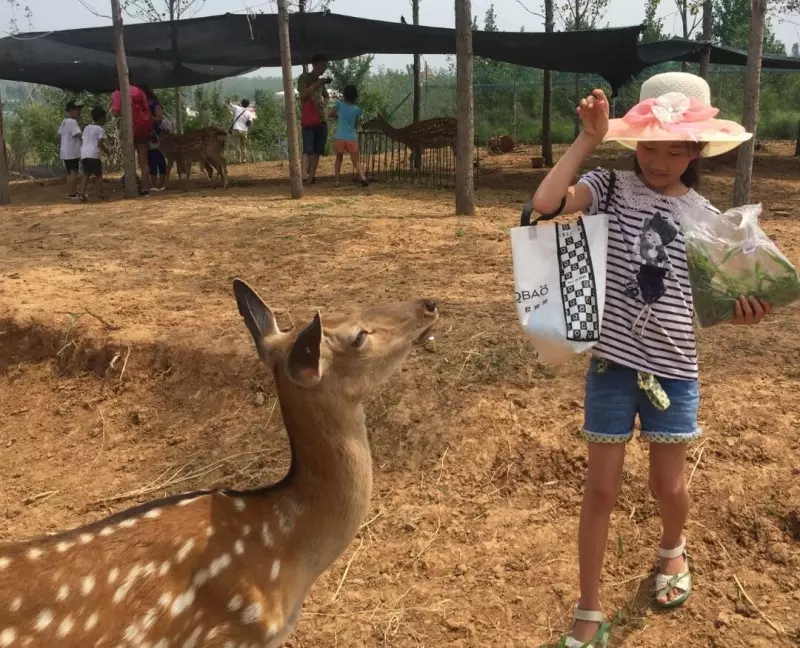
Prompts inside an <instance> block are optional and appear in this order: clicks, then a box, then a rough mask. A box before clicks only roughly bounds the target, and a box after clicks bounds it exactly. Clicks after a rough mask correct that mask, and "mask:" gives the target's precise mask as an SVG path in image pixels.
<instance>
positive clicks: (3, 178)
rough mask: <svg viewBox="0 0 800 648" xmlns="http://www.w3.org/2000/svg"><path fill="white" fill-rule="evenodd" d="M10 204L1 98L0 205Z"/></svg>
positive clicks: (0, 100) (0, 101)
mask: <svg viewBox="0 0 800 648" xmlns="http://www.w3.org/2000/svg"><path fill="white" fill-rule="evenodd" d="M10 202H11V189H10V188H9V186H8V153H7V152H6V137H5V133H4V131H3V98H2V97H0V205H8V204H9V203H10Z"/></svg>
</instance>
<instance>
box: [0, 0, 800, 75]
mask: <svg viewBox="0 0 800 648" xmlns="http://www.w3.org/2000/svg"><path fill="white" fill-rule="evenodd" d="M1 1H2V4H0V35H2V36H5V35H6V33H7V31H8V29H9V21H10V20H11V17H12V10H11V2H12V1H13V2H18V3H19V5H20V8H19V9H17V10H16V14H17V19H18V21H19V26H20V29H21V30H22V31H29V30H30V26H29V25H28V23H27V21H26V19H25V17H24V15H23V11H24V7H25V6H26V5H27V6H29V7H30V9H31V11H32V12H33V19H32V23H33V25H32V26H33V29H34V30H36V31H50V30H58V29H75V28H80V27H97V26H103V25H109V24H110V23H111V19H110V18H109V17H108V16H110V11H111V10H110V5H109V2H108V1H107V0H1ZM153 1H154V2H155V3H160V2H163V0H153ZM555 1H556V4H558V3H559V0H555ZM312 3H313V0H311V1H310V2H309V6H311V5H312ZM490 4H491V2H490V0H472V13H473V14H476V15H477V16H478V17H479V21H480V22H481V24H482V22H483V15H484V14H485V12H486V10H487V9H488V7H489V5H490ZM608 5H609V6H608V11H607V12H606V15H605V17H604V24H602V25H599V26H611V27H621V26H625V25H633V24H638V23H640V22H642V21H643V20H644V2H643V0H609V2H608ZM494 6H495V14H496V20H497V26H498V28H499V29H500V30H503V31H519V29H520V27H522V26H524V27H525V31H529V32H537V31H544V25H543V21H542V19H541V18H540V17H538V16H535V15H532V13H531V12H534V13H537V14H538V13H541V12H542V4H541V0H496V2H495V3H494ZM248 10H250V11H260V12H264V13H273V12H274V11H275V10H276V9H275V0H206V1H205V3H204V4H203V6H202V7H201V8H200V10H199V11H197V12H196V14H195V15H196V16H198V17H199V16H211V15H215V14H221V13H225V12H232V13H245V12H246V11H248ZM330 10H331V11H332V12H334V13H340V14H346V15H351V16H359V17H362V18H372V19H375V20H387V21H390V22H399V21H400V16H401V15H403V16H405V18H406V20H407V21H408V22H409V23H410V22H411V3H410V0H386V1H384V2H365V1H364V0H332V2H331V5H330ZM97 14H100V15H97ZM659 16H660V17H662V18H663V19H664V27H665V29H666V30H671V31H672V32H674V33H678V31H679V30H680V19H679V18H678V14H677V10H676V7H675V0H661V6H660V8H659ZM129 22H135V21H133V20H129ZM420 23H421V24H423V25H430V26H433V27H451V28H452V27H453V26H454V0H420ZM773 28H774V29H775V31H776V33H777V36H778V38H780V39H781V40H782V41H783V42H784V43H785V44H786V47H787V50H790V49H791V46H792V44H793V43H795V42H800V16H797V15H779V16H777V17H775V18H774V19H773ZM424 60H425V61H426V62H427V63H428V65H430V66H431V67H432V68H436V67H442V66H444V65H446V58H445V57H444V56H429V57H425V58H424ZM409 63H410V57H409V56H403V55H377V56H376V57H375V62H374V65H375V66H376V67H379V66H384V67H387V68H404V67H405V66H406V65H408V64H409ZM257 74H262V75H267V76H273V75H274V76H280V68H264V69H262V70H259V71H258V72H257Z"/></svg>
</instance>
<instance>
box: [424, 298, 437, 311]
mask: <svg viewBox="0 0 800 648" xmlns="http://www.w3.org/2000/svg"><path fill="white" fill-rule="evenodd" d="M424 305H425V310H426V311H428V312H429V313H435V312H436V302H435V301H433V300H432V299H426V300H425V304H424Z"/></svg>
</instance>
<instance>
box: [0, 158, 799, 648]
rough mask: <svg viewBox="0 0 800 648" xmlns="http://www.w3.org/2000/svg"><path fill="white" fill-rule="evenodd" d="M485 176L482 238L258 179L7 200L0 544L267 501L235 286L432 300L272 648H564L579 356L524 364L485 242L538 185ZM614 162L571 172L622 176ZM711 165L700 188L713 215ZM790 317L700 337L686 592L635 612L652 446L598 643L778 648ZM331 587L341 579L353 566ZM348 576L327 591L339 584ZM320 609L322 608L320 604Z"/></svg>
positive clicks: (374, 197)
mask: <svg viewBox="0 0 800 648" xmlns="http://www.w3.org/2000/svg"><path fill="white" fill-rule="evenodd" d="M792 152H793V144H790V143H784V144H780V143H771V144H769V145H768V147H767V149H766V150H764V151H761V152H760V153H759V155H758V159H757V161H756V165H755V174H756V180H755V185H754V198H755V199H757V200H762V201H764V203H765V205H766V208H765V214H764V217H763V226H764V228H765V229H766V231H767V232H768V233H769V234H770V235H771V236H773V237H774V240H775V241H776V242H777V243H778V244H779V245H780V246H781V247H782V249H783V250H784V251H785V252H786V253H787V254H788V256H789V257H790V258H791V259H793V261H794V262H795V263H800V226H798V225H797V224H796V223H795V224H793V222H794V221H793V217H794V215H795V212H794V210H795V209H796V205H797V204H798V200H800V181H799V180H798V177H800V161H799V160H798V159H796V158H793V157H791V153H792ZM530 155H531V152H529V151H528V152H525V151H523V152H518V153H515V154H509V155H505V156H498V157H486V156H483V159H482V165H483V168H482V170H481V174H480V179H479V189H478V191H477V200H478V205H479V208H478V213H477V215H476V216H475V217H471V218H457V217H455V216H453V197H452V193H450V192H449V191H437V190H434V189H426V188H419V187H410V186H400V187H397V186H389V185H386V184H375V185H372V186H371V187H369V188H367V189H361V188H360V187H357V186H356V185H352V186H350V183H345V184H346V185H347V186H342V187H341V188H338V189H335V188H334V187H333V186H332V184H333V183H332V181H331V179H330V177H329V174H330V162H331V161H330V159H328V160H325V162H324V164H323V176H328V177H323V178H322V179H321V181H320V182H319V183H318V184H317V185H315V186H313V187H310V188H308V189H307V191H306V195H305V197H304V198H303V199H301V200H297V201H291V200H288V199H287V195H288V185H287V184H286V182H284V181H283V180H282V178H283V177H284V176H285V174H286V172H287V168H286V166H285V165H284V166H282V165H280V164H271V165H258V166H233V165H232V166H231V169H230V171H231V177H232V181H233V183H232V187H231V188H230V189H229V190H227V191H225V192H223V191H222V190H212V189H211V188H210V187H209V186H208V184H207V183H206V182H204V181H202V180H200V179H197V176H198V175H199V174H198V173H197V172H195V178H196V179H195V180H193V182H192V186H191V187H190V190H189V191H188V192H184V191H182V190H180V189H179V188H175V189H174V190H170V191H168V192H165V193H164V194H160V195H153V196H152V197H150V198H149V199H146V200H133V201H125V200H122V199H120V188H119V183H118V182H111V181H109V183H108V189H109V191H111V190H112V189H113V190H114V192H115V193H114V195H113V197H112V199H111V200H109V201H106V202H103V203H101V202H90V203H89V204H87V205H76V204H70V203H68V202H66V201H65V198H64V194H65V191H64V187H63V185H62V184H58V183H56V184H51V183H45V182H42V183H28V182H18V183H15V184H14V185H13V186H12V196H13V200H14V204H13V206H11V207H5V208H2V210H0V219H1V221H0V222H1V223H2V225H1V226H2V231H3V235H2V237H0V318H1V320H0V453H1V454H2V462H0V485H2V488H0V519H2V520H3V524H0V540H4V541H5V540H16V539H22V538H26V537H30V536H33V535H36V534H41V533H46V532H51V531H54V530H57V529H61V528H64V527H70V526H74V525H79V524H81V523H87V522H89V521H92V520H95V519H97V518H99V517H101V516H103V515H105V514H108V513H110V512H112V511H116V510H119V509H121V508H123V507H125V506H129V505H133V504H134V503H136V502H140V501H144V500H146V499H150V498H154V497H158V496H161V495H163V494H166V493H173V492H179V491H181V490H188V489H192V488H198V487H206V486H211V485H220V484H226V485H229V486H236V487H250V486H255V485H257V484H263V483H268V482H270V481H272V480H274V479H277V478H278V477H280V476H281V475H282V473H283V471H284V470H285V469H286V467H287V465H288V460H289V457H288V444H287V442H286V438H285V434H284V431H283V426H282V424H281V422H280V416H279V413H278V411H277V409H276V408H275V404H276V403H275V395H274V390H273V386H272V384H271V381H270V380H269V379H268V377H267V375H266V372H265V371H264V370H263V369H262V368H261V367H260V366H259V364H258V361H257V358H256V355H255V353H254V350H253V347H252V342H251V340H250V338H249V334H248V332H247V330H246V329H245V327H244V326H243V325H242V322H241V319H240V317H239V315H238V313H237V311H236V307H235V302H234V300H233V296H232V292H231V280H232V278H233V277H234V276H241V277H243V278H245V279H246V280H247V281H248V282H250V283H251V284H252V285H253V286H254V287H256V288H257V289H258V290H259V292H260V293H261V294H262V295H263V296H264V297H265V298H266V299H267V300H268V301H269V302H270V303H271V305H272V306H273V307H274V308H275V309H276V310H277V311H278V313H279V320H280V322H281V324H282V325H284V326H285V325H288V324H289V323H290V322H294V323H295V324H301V323H303V321H305V320H307V319H308V318H310V316H311V315H312V313H313V311H314V309H316V308H320V309H321V310H322V312H323V313H325V312H329V311H332V310H340V309H342V308H347V307H351V306H358V305H368V304H371V303H375V302H379V301H385V300H391V299H395V298H398V299H399V298H404V297H411V296H426V297H427V296H432V297H435V298H436V299H438V301H439V303H440V305H441V310H442V315H443V317H442V321H441V323H440V324H439V326H438V328H437V330H436V331H435V338H436V339H435V341H434V342H433V343H431V344H429V345H428V346H427V348H426V349H425V350H421V351H419V352H417V353H416V354H415V355H414V356H412V357H411V358H410V359H409V360H408V362H407V364H406V365H405V368H404V370H403V371H400V372H398V374H397V375H396V376H395V377H394V378H393V379H392V380H391V382H390V383H389V384H387V386H386V387H385V388H384V389H383V391H382V392H381V394H380V395H379V396H378V397H376V398H375V399H374V400H373V401H372V402H371V403H369V406H368V417H369V420H368V424H369V428H370V434H371V439H372V443H373V453H374V463H375V487H374V497H373V501H372V511H371V513H370V515H369V518H368V519H369V523H368V524H367V525H366V526H365V528H364V529H363V531H362V533H361V535H360V536H359V538H357V539H356V540H355V541H354V543H353V544H352V546H351V547H350V548H349V549H348V550H347V552H346V553H345V554H344V555H343V556H342V557H341V559H340V560H339V561H338V562H337V563H336V564H335V565H334V566H333V568H332V569H331V570H329V571H328V572H327V573H326V574H325V575H324V576H323V577H322V579H321V580H320V581H319V582H318V584H317V585H316V586H315V587H314V588H313V590H312V593H311V596H310V597H309V599H308V601H307V603H306V607H305V614H304V616H303V618H302V620H301V622H300V624H299V626H298V629H297V632H296V634H295V635H294V637H293V638H292V639H291V641H290V643H289V645H291V646H295V647H304V648H312V647H313V648H328V647H332V646H348V647H360V646H364V647H374V646H392V647H405V646H409V647H410V646H427V647H434V646H437V647H438V646H444V645H447V646H455V647H458V646H461V647H467V646H470V647H471V646H491V647H503V648H506V647H507V648H517V647H527V646H542V645H548V643H549V642H554V641H557V639H558V636H559V634H560V633H561V632H563V631H564V630H566V629H568V627H569V617H570V614H571V607H572V605H573V603H574V600H575V596H576V592H577V569H576V530H577V523H578V510H579V506H580V499H581V491H582V483H583V476H584V471H585V467H586V460H585V445H584V443H583V442H582V441H581V439H580V437H579V434H578V430H579V426H580V424H581V421H582V411H581V408H582V377H583V372H584V371H585V359H576V360H575V361H574V362H572V363H570V364H568V365H566V366H562V367H557V368H549V367H545V366H542V365H539V364H537V363H536V362H535V361H534V360H533V356H532V352H531V349H530V346H529V345H528V343H527V342H526V341H525V339H524V338H523V336H522V334H521V331H520V328H519V325H518V323H517V319H516V313H515V309H514V305H513V302H512V300H511V291H512V279H511V277H512V274H511V260H510V248H509V242H508V235H507V230H508V228H509V227H510V226H513V225H514V224H515V223H516V222H517V221H518V217H519V210H520V207H521V205H522V203H523V201H524V200H525V199H526V198H527V195H528V192H529V191H530V190H531V188H533V187H534V186H535V184H536V183H537V182H538V180H539V179H540V178H541V176H542V174H543V171H541V170H533V169H530V168H529V167H530V160H529V157H530ZM629 163H630V162H629V159H628V158H627V157H625V156H620V155H619V154H618V152H617V151H616V150H615V149H608V150H606V151H604V152H602V155H601V157H600V158H598V159H595V160H591V161H590V165H589V166H592V165H595V164H611V165H615V166H618V167H624V166H627V165H628V164H629ZM732 185H733V168H732V167H731V166H730V165H726V164H725V163H717V164H715V165H714V166H713V167H711V168H710V172H709V174H708V175H706V176H705V178H704V191H705V192H706V193H707V194H708V195H709V196H710V197H711V198H712V199H713V200H714V202H715V203H716V204H717V205H718V206H720V207H723V208H725V207H728V206H729V205H730V197H731V193H732ZM799 333H800V311H798V310H797V309H789V310H786V311H784V312H781V313H778V314H776V315H774V316H773V317H771V318H769V319H768V320H767V321H766V322H765V323H764V324H763V325H761V326H759V327H754V328H738V327H737V328H734V327H719V328H716V329H712V330H708V331H703V332H701V335H700V340H701V356H702V357H701V366H702V390H703V402H702V410H701V420H702V424H703V426H704V429H705V430H706V436H705V437H704V439H703V441H702V442H701V443H699V444H698V445H697V446H695V449H694V452H693V454H692V456H691V457H690V459H689V463H690V465H689V466H688V469H689V471H690V473H691V475H692V478H691V483H690V492H691V494H692V497H693V509H692V516H691V522H690V523H689V526H688V530H687V534H688V538H689V541H690V550H691V557H692V559H693V561H694V570H695V577H696V580H695V587H696V594H695V596H694V597H693V598H692V600H691V603H690V604H689V605H688V606H686V607H685V608H683V609H680V610H678V611H675V612H673V613H671V614H668V615H665V614H660V613H658V612H655V611H654V610H652V609H651V596H650V593H651V587H652V570H653V567H654V565H655V548H656V543H657V539H658V533H659V524H658V517H657V512H656V509H655V507H654V503H653V501H652V499H651V497H650V494H649V492H648V489H647V475H646V469H647V455H646V448H645V447H644V446H643V445H642V444H640V443H638V442H635V443H632V444H631V446H630V450H629V454H628V458H627V463H626V469H625V470H626V474H625V485H624V487H623V490H622V494H621V496H620V499H619V505H618V507H617V512H616V514H615V515H614V518H613V522H612V531H611V538H610V541H609V547H608V553H607V565H606V569H605V571H604V575H603V587H604V604H605V611H606V613H607V615H609V616H611V617H613V616H614V615H615V614H617V620H618V624H617V626H616V627H615V629H614V633H613V639H612V645H615V646H645V647H651V646H652V647H656V646H658V647H663V646H672V645H674V646H726V647H728V648H734V647H739V646H764V647H766V646H769V647H774V646H791V645H798V642H800V634H799V633H800V611H798V610H800V551H799V550H798V547H799V546H800V545H799V544H798V543H799V542H800V468H798V465H800V464H799V463H798V457H799V456H800V453H799V452H798V451H799V450H800V439H799V437H798V427H799V426H800V406H799V405H798V401H797V394H798V391H800V343H799V342H798V334H799ZM348 565H349V568H348ZM345 574H346V577H345V578H343V576H345ZM339 587H341V589H339V591H338V596H336V598H335V600H334V593H335V592H336V591H337V589H338V588H339Z"/></svg>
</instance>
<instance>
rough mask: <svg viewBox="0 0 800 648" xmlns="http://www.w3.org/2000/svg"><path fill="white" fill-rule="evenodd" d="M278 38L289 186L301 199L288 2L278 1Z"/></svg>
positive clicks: (301, 184)
mask: <svg viewBox="0 0 800 648" xmlns="http://www.w3.org/2000/svg"><path fill="white" fill-rule="evenodd" d="M278 38H279V40H280V48H281V72H282V76H283V109H284V112H285V113H286V137H287V138H288V139H289V185H290V186H291V196H292V198H301V197H302V196H303V178H302V176H301V175H300V135H299V133H298V131H297V111H296V110H295V107H294V83H293V81H292V48H291V45H290V44H289V10H288V8H287V6H286V0H278Z"/></svg>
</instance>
